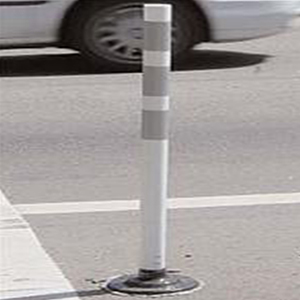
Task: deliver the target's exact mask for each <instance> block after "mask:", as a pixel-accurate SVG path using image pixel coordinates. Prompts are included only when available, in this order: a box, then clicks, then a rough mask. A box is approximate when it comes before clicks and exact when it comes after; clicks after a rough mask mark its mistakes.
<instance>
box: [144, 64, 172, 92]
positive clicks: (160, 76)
mask: <svg viewBox="0 0 300 300" xmlns="http://www.w3.org/2000/svg"><path fill="white" fill-rule="evenodd" d="M169 73H170V72H169V68H168V67H149V66H144V67H143V95H144V96H168V95H169V75H170V74H169Z"/></svg>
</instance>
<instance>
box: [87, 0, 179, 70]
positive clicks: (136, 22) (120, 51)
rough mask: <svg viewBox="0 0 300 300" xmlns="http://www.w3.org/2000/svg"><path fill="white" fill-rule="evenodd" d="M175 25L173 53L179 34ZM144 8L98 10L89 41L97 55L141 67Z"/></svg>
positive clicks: (133, 5) (119, 7) (89, 30)
mask: <svg viewBox="0 0 300 300" xmlns="http://www.w3.org/2000/svg"><path fill="white" fill-rule="evenodd" d="M173 23H174V24H173V26H172V44H173V48H174V50H175V51H174V52H177V51H176V50H178V49H175V48H177V47H176V45H180V43H178V41H179V40H180V31H179V30H177V29H176V28H177V26H176V22H173ZM142 28H143V9H142V6H141V4H140V3H137V4H133V3H131V4H127V5H126V4H125V5H116V6H113V7H110V8H107V9H104V10H101V11H99V13H97V14H95V15H94V17H93V18H92V19H91V21H90V22H89V26H88V34H86V42H87V43H88V45H89V48H90V50H91V51H92V52H94V54H96V55H97V54H98V55H99V54H101V55H102V56H104V57H106V58H107V59H109V60H111V61H115V62H121V63H127V64H140V63H141V59H142V45H143V29H142Z"/></svg>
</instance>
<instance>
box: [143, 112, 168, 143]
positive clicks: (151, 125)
mask: <svg viewBox="0 0 300 300" xmlns="http://www.w3.org/2000/svg"><path fill="white" fill-rule="evenodd" d="M168 117H169V111H154V110H152V111H151V110H149V111H148V110H143V111H142V138H143V139H146V140H165V139H167V138H168V131H169V122H168V121H169V120H168Z"/></svg>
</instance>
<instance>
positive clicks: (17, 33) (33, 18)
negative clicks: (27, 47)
mask: <svg viewBox="0 0 300 300" xmlns="http://www.w3.org/2000/svg"><path fill="white" fill-rule="evenodd" d="M47 2H48V1H47V0H0V38H1V42H2V43H3V42H4V43H5V42H6V43H10V42H12V43H13V44H14V43H18V42H20V43H22V42H26V40H29V41H30V40H31V39H34V37H35V36H36V33H37V32H38V28H39V24H38V23H39V22H38V20H39V19H40V16H39V14H40V12H41V9H42V7H43V6H45V5H46V4H47Z"/></svg>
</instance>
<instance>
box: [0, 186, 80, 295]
mask: <svg viewBox="0 0 300 300" xmlns="http://www.w3.org/2000/svg"><path fill="white" fill-rule="evenodd" d="M0 207H1V215H0V228H1V230H0V237H1V267H0V276H1V286H0V298H1V299H2V300H9V299H27V298H28V299H29V298H30V297H33V298H32V299H65V298H67V299H68V300H80V299H79V297H77V294H76V291H75V290H74V288H73V287H72V285H71V284H70V283H69V281H68V280H67V279H66V278H65V276H64V275H63V274H62V272H61V271H60V269H59V268H58V267H57V265H56V264H55V263H54V261H53V260H52V259H51V258H50V256H49V255H48V254H47V253H46V252H45V250H44V249H43V248H42V246H41V244H40V243H39V241H38V239H37V237H36V236H35V234H34V233H33V231H32V230H31V228H30V226H29V224H28V223H27V222H26V221H25V220H24V219H23V218H22V217H21V216H20V214H19V213H18V212H17V211H16V210H15V209H14V208H13V206H12V205H11V204H10V203H9V201H8V200H7V199H6V197H5V196H4V194H3V193H2V192H1V190H0Z"/></svg>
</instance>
